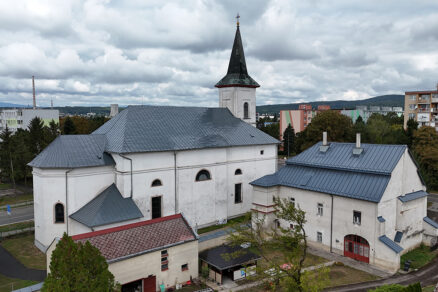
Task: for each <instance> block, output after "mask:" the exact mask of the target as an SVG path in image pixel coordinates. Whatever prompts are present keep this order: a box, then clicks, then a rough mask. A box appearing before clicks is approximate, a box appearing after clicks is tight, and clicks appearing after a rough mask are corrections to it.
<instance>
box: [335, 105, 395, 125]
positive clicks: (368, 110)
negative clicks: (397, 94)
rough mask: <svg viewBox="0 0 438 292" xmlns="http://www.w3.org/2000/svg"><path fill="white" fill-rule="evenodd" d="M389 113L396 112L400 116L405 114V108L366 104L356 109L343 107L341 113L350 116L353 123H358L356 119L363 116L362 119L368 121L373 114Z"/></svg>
mask: <svg viewBox="0 0 438 292" xmlns="http://www.w3.org/2000/svg"><path fill="white" fill-rule="evenodd" d="M388 113H396V114H397V116H398V117H401V116H402V115H403V108H402V107H398V106H394V107H391V106H370V107H368V106H366V105H360V106H359V105H358V106H356V109H354V110H353V109H343V110H341V114H343V115H344V116H347V117H350V118H351V120H352V121H353V123H356V120H357V119H358V118H359V117H361V118H362V120H363V121H364V122H365V123H366V122H367V121H368V118H369V117H371V115H372V114H381V115H384V116H386V115H387V114H388Z"/></svg>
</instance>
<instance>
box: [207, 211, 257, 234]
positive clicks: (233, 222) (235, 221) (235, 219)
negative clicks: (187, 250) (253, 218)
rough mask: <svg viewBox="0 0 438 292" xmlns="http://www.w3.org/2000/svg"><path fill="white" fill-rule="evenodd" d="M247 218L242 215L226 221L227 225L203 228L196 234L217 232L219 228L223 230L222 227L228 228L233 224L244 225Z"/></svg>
mask: <svg viewBox="0 0 438 292" xmlns="http://www.w3.org/2000/svg"><path fill="white" fill-rule="evenodd" d="M248 218H249V217H248V216H247V215H243V216H240V217H236V218H233V219H230V220H228V221H227V223H225V224H222V225H212V226H208V227H205V228H201V229H198V234H202V233H207V232H210V231H213V230H217V229H221V228H224V227H229V226H231V225H233V224H236V223H245V222H247V219H248Z"/></svg>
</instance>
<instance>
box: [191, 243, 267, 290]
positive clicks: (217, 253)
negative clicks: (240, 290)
mask: <svg viewBox="0 0 438 292" xmlns="http://www.w3.org/2000/svg"><path fill="white" fill-rule="evenodd" d="M199 259H200V261H201V267H202V268H203V267H208V269H209V276H208V277H209V279H211V280H212V281H215V282H216V283H218V284H220V285H221V284H222V282H223V278H224V277H227V278H230V279H231V280H233V281H236V280H239V279H243V278H246V277H247V276H249V275H253V274H255V272H256V266H257V261H258V260H259V259H261V257H260V256H259V255H257V254H255V253H253V252H251V251H250V250H249V249H248V248H247V247H242V246H232V245H227V244H224V245H220V246H217V247H214V248H211V249H208V250H205V251H203V252H201V253H200V254H199Z"/></svg>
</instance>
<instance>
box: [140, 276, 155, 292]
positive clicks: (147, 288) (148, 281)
mask: <svg viewBox="0 0 438 292" xmlns="http://www.w3.org/2000/svg"><path fill="white" fill-rule="evenodd" d="M156 291H157V283H156V277H155V276H150V277H147V278H144V279H143V292H156Z"/></svg>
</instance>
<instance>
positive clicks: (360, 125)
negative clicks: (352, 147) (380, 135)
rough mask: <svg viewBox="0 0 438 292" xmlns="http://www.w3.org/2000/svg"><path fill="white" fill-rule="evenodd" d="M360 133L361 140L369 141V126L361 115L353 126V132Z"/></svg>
mask: <svg viewBox="0 0 438 292" xmlns="http://www.w3.org/2000/svg"><path fill="white" fill-rule="evenodd" d="M356 133H360V137H361V141H362V142H368V136H367V126H366V124H365V122H364V121H363V119H362V117H361V116H359V117H358V118H357V119H356V122H355V123H354V126H353V134H356Z"/></svg>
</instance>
